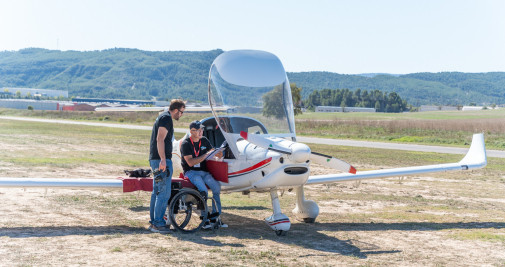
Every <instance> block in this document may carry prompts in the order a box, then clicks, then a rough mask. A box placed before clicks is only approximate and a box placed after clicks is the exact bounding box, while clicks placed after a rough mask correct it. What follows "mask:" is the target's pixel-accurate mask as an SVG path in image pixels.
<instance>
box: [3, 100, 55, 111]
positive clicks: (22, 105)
mask: <svg viewBox="0 0 505 267" xmlns="http://www.w3.org/2000/svg"><path fill="white" fill-rule="evenodd" d="M29 106H31V107H32V108H33V109H35V110H60V103H59V102H56V101H40V100H32V99H0V107H2V108H13V109H28V107H29Z"/></svg>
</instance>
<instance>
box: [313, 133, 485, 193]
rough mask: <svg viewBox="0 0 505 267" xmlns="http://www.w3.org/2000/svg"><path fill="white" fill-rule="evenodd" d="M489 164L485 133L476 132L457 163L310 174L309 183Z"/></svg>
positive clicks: (461, 168) (324, 182)
mask: <svg viewBox="0 0 505 267" xmlns="http://www.w3.org/2000/svg"><path fill="white" fill-rule="evenodd" d="M486 165H487V158H486V147H485V144H484V134H482V133H480V134H474V135H473V138H472V144H471V145H470V149H469V150H468V152H467V154H466V156H465V157H464V158H463V159H462V160H461V161H460V162H457V163H446V164H437V165H426V166H416V167H406V168H394V169H384V170H373V171H361V172H360V171H358V172H356V174H351V173H341V174H328V175H314V176H309V179H308V180H307V183H306V184H307V185H310V184H328V183H335V182H344V181H354V180H364V179H375V178H384V177H395V176H407V175H414V174H421V173H430V172H443V171H456V170H471V169H479V168H483V167H485V166H486Z"/></svg>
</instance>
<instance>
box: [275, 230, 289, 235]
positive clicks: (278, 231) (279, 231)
mask: <svg viewBox="0 0 505 267" xmlns="http://www.w3.org/2000/svg"><path fill="white" fill-rule="evenodd" d="M287 232H288V231H282V230H276V231H275V234H276V235H277V236H285V235H286V233H287Z"/></svg>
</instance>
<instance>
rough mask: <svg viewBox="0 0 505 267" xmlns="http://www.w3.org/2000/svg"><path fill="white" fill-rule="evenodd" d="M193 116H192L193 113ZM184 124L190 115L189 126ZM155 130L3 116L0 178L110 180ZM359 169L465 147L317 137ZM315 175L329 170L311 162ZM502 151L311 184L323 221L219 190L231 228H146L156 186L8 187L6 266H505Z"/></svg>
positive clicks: (133, 163) (133, 162)
mask: <svg viewBox="0 0 505 267" xmlns="http://www.w3.org/2000/svg"><path fill="white" fill-rule="evenodd" d="M188 117H189V116H188ZM181 123H183V122H181ZM149 135H150V132H149V131H139V130H127V129H118V128H105V127H92V126H75V125H66V124H44V123H36V122H30V123H26V122H21V121H11V120H0V147H1V148H2V149H1V150H0V177H1V176H7V177H57V178H90V177H94V178H114V177H118V176H124V174H123V169H132V168H137V167H146V166H147V153H148V142H149ZM310 146H311V148H312V149H313V150H315V151H318V152H321V153H326V154H330V155H334V156H336V157H338V158H341V159H344V160H346V161H348V162H350V163H352V164H353V165H355V166H356V167H357V168H358V169H359V170H366V169H378V168H388V167H400V166H413V165H423V164H437V163H444V162H454V161H458V160H460V159H461V155H448V154H436V153H420V152H408V151H392V150H381V149H371V148H352V147H336V146H335V147H334V146H324V145H310ZM311 171H312V172H313V173H317V174H323V173H328V171H330V170H326V169H324V168H321V167H316V166H315V167H314V168H313V170H311ZM504 173H505V159H498V158H490V159H489V161H488V166H487V167H486V168H484V169H482V170H475V171H471V172H447V173H437V174H433V175H429V176H428V175H424V176H414V177H407V178H403V179H400V178H398V177H396V178H389V179H379V180H369V181H363V182H362V183H353V182H348V183H338V184H329V185H316V186H309V187H307V188H306V198H307V199H311V200H314V201H316V202H317V203H318V205H319V207H320V215H319V217H318V218H317V222H316V223H315V224H305V223H300V222H298V221H296V220H294V217H293V214H292V213H291V209H292V208H293V207H294V203H295V195H294V193H293V192H287V191H286V192H284V194H283V196H282V197H281V198H280V201H281V207H282V208H283V212H284V213H286V214H287V215H288V216H289V217H290V218H292V227H291V231H290V232H289V233H288V235H287V236H285V237H277V236H275V235H274V233H273V232H272V231H271V230H270V229H269V228H268V226H267V225H266V224H265V223H264V222H263V218H265V217H267V216H269V215H271V206H270V197H269V196H268V194H258V193H252V194H250V195H249V196H243V195H241V194H240V193H233V194H227V195H223V196H222V202H223V209H224V214H223V219H224V220H225V221H226V223H228V224H229V226H230V227H229V228H228V229H221V230H218V231H215V232H212V231H208V232H207V231H201V232H198V233H196V234H192V235H184V234H180V233H173V234H169V235H159V234H154V233H150V232H148V231H146V230H145V226H146V224H147V221H148V217H149V216H148V213H149V198H150V193H148V192H136V193H131V194H122V193H120V192H115V191H106V190H105V191H97V190H65V189H50V190H48V191H44V190H43V189H27V190H23V189H16V188H13V189H5V188H0V201H1V202H2V206H1V207H0V213H1V214H2V216H0V240H1V241H0V251H1V255H2V264H0V265H3V264H5V265H8V266H13V265H22V266H32V265H60V266H61V265H93V266H96V265H125V266H131V265H161V264H163V265H165V264H169V265H185V266H187V265H205V266H217V265H219V266H237V265H241V266H299V265H304V266H335V265H359V266H384V265H386V266H391V265H395V266H405V265H417V266H418V265H423V266H456V265H457V266H461V265H466V266H467V265H490V266H500V265H503V264H505V254H503V253H500V251H505V242H504V238H505V206H504V205H503V204H504V203H505V197H504V193H505V176H504Z"/></svg>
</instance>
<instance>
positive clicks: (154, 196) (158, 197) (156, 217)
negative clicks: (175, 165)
mask: <svg viewBox="0 0 505 267" xmlns="http://www.w3.org/2000/svg"><path fill="white" fill-rule="evenodd" d="M160 162H161V160H156V159H154V160H150V161H149V164H150V165H151V168H152V169H153V171H154V170H155V169H158V168H159V167H160ZM166 163H167V169H166V170H165V171H164V172H162V173H161V177H162V180H161V181H160V182H156V181H154V179H153V192H152V193H151V205H150V207H149V215H150V216H151V221H150V223H152V224H154V226H156V227H160V226H165V225H166V224H167V223H166V222H165V219H163V216H164V215H165V212H166V210H167V206H168V200H169V199H170V193H171V192H172V172H173V169H172V160H169V159H167V160H166Z"/></svg>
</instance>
